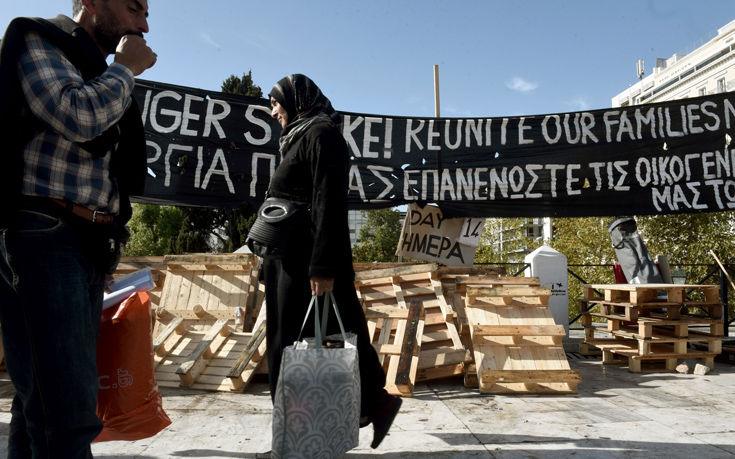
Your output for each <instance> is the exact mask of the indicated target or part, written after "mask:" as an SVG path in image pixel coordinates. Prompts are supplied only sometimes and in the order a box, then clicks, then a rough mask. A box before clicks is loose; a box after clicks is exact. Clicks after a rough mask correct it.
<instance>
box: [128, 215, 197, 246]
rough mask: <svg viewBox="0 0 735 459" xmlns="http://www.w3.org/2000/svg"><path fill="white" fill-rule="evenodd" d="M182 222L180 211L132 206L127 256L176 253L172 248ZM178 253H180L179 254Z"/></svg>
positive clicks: (182, 217)
mask: <svg viewBox="0 0 735 459" xmlns="http://www.w3.org/2000/svg"><path fill="white" fill-rule="evenodd" d="M183 221H184V216H183V214H182V212H181V210H180V209H178V208H176V207H163V206H155V205H150V204H134V205H133V216H132V217H131V218H130V222H129V227H130V232H131V237H130V241H129V242H128V244H127V245H126V247H125V255H127V256H162V255H166V254H168V253H172V252H173V253H177V252H175V251H174V250H172V248H173V247H174V244H175V240H176V238H177V235H178V234H179V229H180V228H181V225H182V223H183ZM179 253H180V252H179Z"/></svg>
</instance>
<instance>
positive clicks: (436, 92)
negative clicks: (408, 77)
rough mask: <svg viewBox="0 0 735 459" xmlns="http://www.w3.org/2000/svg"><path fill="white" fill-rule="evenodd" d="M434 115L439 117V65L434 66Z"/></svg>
mask: <svg viewBox="0 0 735 459" xmlns="http://www.w3.org/2000/svg"><path fill="white" fill-rule="evenodd" d="M434 116H436V117H437V118H439V117H440V116H441V114H440V112H439V66H438V65H435V66H434Z"/></svg>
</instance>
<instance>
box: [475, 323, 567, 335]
mask: <svg viewBox="0 0 735 459" xmlns="http://www.w3.org/2000/svg"><path fill="white" fill-rule="evenodd" d="M474 329H475V331H474V336H514V335H515V336H566V332H565V331H564V326H562V325H525V326H520V325H475V327H474Z"/></svg>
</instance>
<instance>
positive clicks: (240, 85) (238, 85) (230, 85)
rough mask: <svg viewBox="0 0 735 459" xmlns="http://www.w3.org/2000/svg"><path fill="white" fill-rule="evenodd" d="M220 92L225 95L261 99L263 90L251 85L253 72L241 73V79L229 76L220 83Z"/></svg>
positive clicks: (253, 84)
mask: <svg viewBox="0 0 735 459" xmlns="http://www.w3.org/2000/svg"><path fill="white" fill-rule="evenodd" d="M222 92H223V93H225V94H239V95H241V96H250V97H263V90H262V89H260V86H258V85H256V84H255V83H253V71H252V70H248V73H243V74H242V78H238V77H236V76H235V75H230V76H229V77H227V79H226V80H225V81H224V82H223V83H222Z"/></svg>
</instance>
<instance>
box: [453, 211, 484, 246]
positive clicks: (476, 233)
mask: <svg viewBox="0 0 735 459" xmlns="http://www.w3.org/2000/svg"><path fill="white" fill-rule="evenodd" d="M484 227H485V219H484V218H465V219H464V223H463V224H462V231H461V232H460V233H459V242H460V243H462V244H466V245H469V246H472V247H477V246H478V245H479V244H480V236H481V235H482V230H483V228H484Z"/></svg>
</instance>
